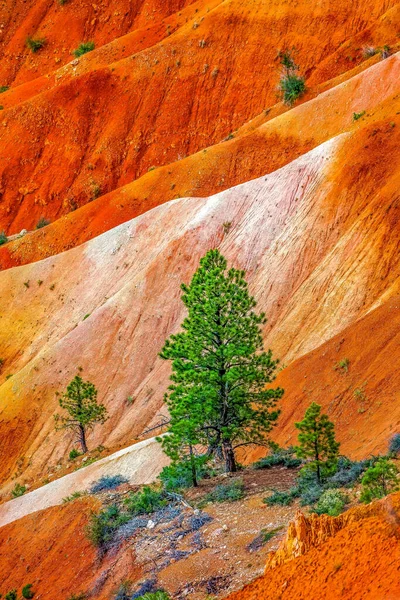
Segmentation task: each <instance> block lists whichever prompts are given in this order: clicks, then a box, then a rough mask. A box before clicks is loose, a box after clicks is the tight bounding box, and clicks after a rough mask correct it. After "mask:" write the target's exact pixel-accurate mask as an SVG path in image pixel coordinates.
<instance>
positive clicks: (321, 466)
mask: <svg viewBox="0 0 400 600" xmlns="http://www.w3.org/2000/svg"><path fill="white" fill-rule="evenodd" d="M295 426H296V427H297V429H298V430H299V432H300V433H299V445H298V446H297V447H296V454H297V456H298V457H299V458H311V462H310V466H311V467H312V468H313V469H315V471H316V473H317V479H318V482H321V480H322V479H323V478H324V476H326V475H328V474H329V473H331V472H332V471H334V469H335V467H336V463H337V459H338V455H339V446H340V444H339V443H338V442H337V441H336V440H335V426H334V424H333V423H332V422H331V421H329V419H328V416H327V415H324V414H322V415H321V407H320V406H319V405H318V404H316V403H315V402H313V403H312V404H311V406H310V407H309V408H308V409H307V410H306V413H305V415H304V419H303V420H302V421H300V422H299V423H295Z"/></svg>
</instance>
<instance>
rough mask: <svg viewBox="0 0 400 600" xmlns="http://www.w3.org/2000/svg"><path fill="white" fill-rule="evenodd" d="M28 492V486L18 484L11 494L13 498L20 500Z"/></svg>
mask: <svg viewBox="0 0 400 600" xmlns="http://www.w3.org/2000/svg"><path fill="white" fill-rule="evenodd" d="M25 492H26V486H25V485H21V484H20V483H16V484H15V486H14V489H13V490H12V492H11V496H12V497H13V498H19V497H20V496H23V495H24V494H25Z"/></svg>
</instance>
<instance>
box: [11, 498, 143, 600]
mask: <svg viewBox="0 0 400 600" xmlns="http://www.w3.org/2000/svg"><path fill="white" fill-rule="evenodd" d="M97 509H98V503H97V502H96V501H94V500H93V499H81V500H79V501H75V502H71V503H69V504H66V505H64V506H61V507H60V506H57V507H54V508H49V509H47V510H44V511H41V512H39V513H33V514H31V515H29V516H27V517H24V518H23V519H20V520H19V521H15V522H14V523H11V524H10V525H6V526H5V527H2V528H0V593H1V594H3V597H4V595H5V594H6V592H8V591H9V590H11V589H14V588H18V592H20V590H21V588H22V586H23V585H26V584H27V583H32V584H33V587H32V590H33V591H34V592H35V591H36V594H35V597H37V598H41V599H43V600H53V599H54V598H55V597H57V598H69V597H70V596H72V595H73V594H76V595H78V594H79V593H81V592H85V591H86V590H88V589H92V590H93V589H96V590H97V593H96V595H95V598H96V600H109V598H111V597H112V594H113V592H114V591H115V589H117V588H118V587H119V585H120V583H121V581H123V580H124V579H126V578H128V577H130V578H131V579H132V580H133V581H134V580H136V579H137V578H138V577H140V575H141V572H140V569H139V568H138V566H137V565H136V564H135V557H134V555H133V554H132V551H131V550H130V549H129V548H127V549H124V548H122V549H121V551H120V553H119V554H118V556H117V557H116V556H113V557H109V558H107V559H106V560H105V561H104V560H103V562H102V563H101V571H99V570H98V569H99V566H100V562H99V559H98V555H97V550H96V549H95V547H94V546H93V545H92V544H91V542H90V541H89V540H88V539H87V537H86V534H85V527H86V525H87V522H88V517H89V515H90V512H91V511H93V510H97ZM37 592H39V594H38V593H37Z"/></svg>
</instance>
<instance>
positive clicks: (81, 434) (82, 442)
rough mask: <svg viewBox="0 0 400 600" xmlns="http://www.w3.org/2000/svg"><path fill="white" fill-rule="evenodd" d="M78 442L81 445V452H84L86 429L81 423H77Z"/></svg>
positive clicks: (86, 448)
mask: <svg viewBox="0 0 400 600" xmlns="http://www.w3.org/2000/svg"><path fill="white" fill-rule="evenodd" d="M79 443H80V445H81V448H82V452H83V454H86V452H87V451H88V447H87V444H86V431H85V428H84V427H83V425H79Z"/></svg>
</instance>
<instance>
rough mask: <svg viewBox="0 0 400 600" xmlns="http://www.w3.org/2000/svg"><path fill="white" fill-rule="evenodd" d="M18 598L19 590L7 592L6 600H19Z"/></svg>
mask: <svg viewBox="0 0 400 600" xmlns="http://www.w3.org/2000/svg"><path fill="white" fill-rule="evenodd" d="M17 598H18V594H17V590H10V591H9V592H7V594H6V596H5V599H6V600H17Z"/></svg>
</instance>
